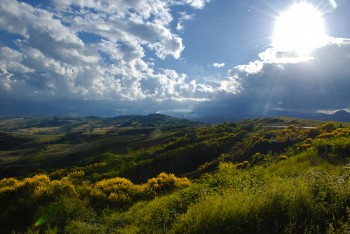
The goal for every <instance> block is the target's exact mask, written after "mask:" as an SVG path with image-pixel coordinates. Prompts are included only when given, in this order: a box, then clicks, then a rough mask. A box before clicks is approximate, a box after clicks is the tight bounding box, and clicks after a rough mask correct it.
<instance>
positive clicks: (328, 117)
mask: <svg viewBox="0 0 350 234" xmlns="http://www.w3.org/2000/svg"><path fill="white" fill-rule="evenodd" d="M278 116H289V117H291V118H301V119H313V120H321V121H337V122H350V113H349V112H347V111H344V110H339V111H337V112H335V113H333V114H326V113H315V112H296V111H285V110H272V111H269V112H268V113H265V114H264V115H257V116H245V117H244V118H243V117H235V116H214V115H212V116H203V117H201V118H197V119H195V120H197V121H200V122H204V123H223V122H236V121H240V120H241V119H242V118H243V119H253V118H271V117H278Z"/></svg>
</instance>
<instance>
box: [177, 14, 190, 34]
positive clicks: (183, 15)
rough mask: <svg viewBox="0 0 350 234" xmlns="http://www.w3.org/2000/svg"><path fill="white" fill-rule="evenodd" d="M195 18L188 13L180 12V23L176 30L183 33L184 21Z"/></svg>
mask: <svg viewBox="0 0 350 234" xmlns="http://www.w3.org/2000/svg"><path fill="white" fill-rule="evenodd" d="M193 18H194V14H191V15H189V14H187V13H186V12H180V18H179V22H178V23H177V25H176V30H177V31H180V32H182V31H183V30H184V29H185V26H184V25H183V24H184V21H186V20H191V19H193Z"/></svg>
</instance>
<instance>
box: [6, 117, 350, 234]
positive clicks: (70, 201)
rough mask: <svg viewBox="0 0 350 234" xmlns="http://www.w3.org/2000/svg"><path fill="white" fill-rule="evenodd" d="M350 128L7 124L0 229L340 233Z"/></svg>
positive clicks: (348, 203) (263, 121)
mask: <svg viewBox="0 0 350 234" xmlns="http://www.w3.org/2000/svg"><path fill="white" fill-rule="evenodd" d="M349 126H350V125H349V123H346V122H344V123H339V122H338V123H325V122H320V121H314V120H305V119H294V118H288V117H276V118H258V119H250V120H243V121H240V122H232V123H223V124H220V125H209V124H203V123H198V122H191V121H188V120H183V119H176V118H173V117H170V116H164V115H159V114H152V115H148V116H121V117H116V118H96V117H86V118H69V117H66V118H63V117H62V118H58V117H30V118H17V119H1V120H0V131H1V132H0V146H1V148H0V160H1V161H0V177H1V178H2V179H1V180H0V209H1V210H2V213H1V215H0V230H2V232H3V233H12V232H13V231H14V232H21V233H23V232H26V233H37V232H39V233H43V232H48V233H83V232H86V233H242V232H243V233H257V232H259V233H304V232H307V233H326V232H329V233H331V232H332V231H334V232H335V233H344V232H346V231H347V230H348V227H349V226H348V225H349V224H350V221H349V218H348V215H349V209H350V200H349V197H350V192H349V191H350V179H349V178H350V176H349V175H350V171H349V169H348V168H349V167H348V163H349V159H350V128H349ZM18 219H20V220H21V222H20V223H19V222H17V220H18Z"/></svg>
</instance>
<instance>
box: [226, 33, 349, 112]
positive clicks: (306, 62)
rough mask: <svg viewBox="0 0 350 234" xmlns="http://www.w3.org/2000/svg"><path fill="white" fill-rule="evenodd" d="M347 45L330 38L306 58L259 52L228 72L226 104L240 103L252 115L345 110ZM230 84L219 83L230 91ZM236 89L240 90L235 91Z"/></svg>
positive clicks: (347, 99) (347, 83) (347, 100)
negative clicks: (229, 78) (227, 100)
mask: <svg viewBox="0 0 350 234" xmlns="http://www.w3.org/2000/svg"><path fill="white" fill-rule="evenodd" d="M349 55H350V42H349V40H346V39H339V38H338V39H334V38H333V39H332V40H330V41H329V43H328V44H327V45H325V46H323V47H320V48H317V49H315V50H314V51H313V53H312V54H310V55H309V56H308V57H299V56H298V55H297V54H293V53H286V52H279V51H276V50H275V49H273V48H269V49H267V50H266V51H264V52H262V53H260V55H259V57H260V60H256V61H254V62H250V63H249V64H247V65H239V66H236V67H234V68H233V69H232V70H231V71H230V74H231V77H232V78H231V80H232V81H234V84H233V87H234V88H233V89H234V90H238V92H237V95H235V96H233V97H232V98H231V99H230V101H229V103H230V105H231V106H239V107H240V108H241V105H243V103H244V104H245V107H246V108H247V110H246V111H247V113H248V109H249V111H252V112H254V113H255V116H256V115H260V114H264V113H267V111H271V110H276V108H277V109H284V110H296V109H298V110H300V111H308V112H312V111H315V110H318V109H328V108H330V107H332V108H341V109H343V108H347V107H348V106H349V104H348V102H349V100H350V93H349V92H348V91H347V88H346V87H349V86H350V80H349V79H348V77H349V76H350V68H349V66H348V65H347V64H348V63H349V62H350V57H349ZM230 87H231V86H230V82H228V81H224V82H222V84H221V88H222V89H223V90H228V89H230ZM237 87H240V88H238V89H237Z"/></svg>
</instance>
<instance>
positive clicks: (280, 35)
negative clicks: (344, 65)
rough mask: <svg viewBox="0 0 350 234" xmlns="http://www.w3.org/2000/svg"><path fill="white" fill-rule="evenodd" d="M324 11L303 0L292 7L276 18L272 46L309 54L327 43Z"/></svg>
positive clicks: (282, 49)
mask: <svg viewBox="0 0 350 234" xmlns="http://www.w3.org/2000/svg"><path fill="white" fill-rule="evenodd" d="M326 38H327V34H326V30H325V26H324V21H323V17H322V13H321V12H320V11H318V10H317V9H316V8H315V7H314V6H312V5H310V4H308V3H306V2H301V3H298V4H295V5H293V6H292V7H290V8H289V9H288V10H287V11H286V12H284V13H282V14H280V16H279V17H278V18H277V19H276V24H275V31H274V34H273V38H272V46H273V47H274V48H276V49H278V50H281V51H293V52H296V53H298V54H300V55H308V54H310V53H311V52H312V51H313V50H314V49H315V48H318V47H320V46H322V45H324V44H325V43H326V41H327V40H326Z"/></svg>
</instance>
